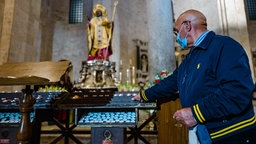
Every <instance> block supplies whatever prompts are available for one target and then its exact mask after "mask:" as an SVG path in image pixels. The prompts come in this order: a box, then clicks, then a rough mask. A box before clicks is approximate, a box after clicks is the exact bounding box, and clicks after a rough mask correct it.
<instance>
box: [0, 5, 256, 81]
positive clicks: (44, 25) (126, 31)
mask: <svg viewBox="0 0 256 144" xmlns="http://www.w3.org/2000/svg"><path fill="white" fill-rule="evenodd" d="M5 2H6V1H1V2H0V16H2V17H3V15H4V8H5ZM86 2H89V3H88V5H89V6H88V5H86ZM146 2H147V1H146V0H133V1H119V4H118V6H117V11H116V19H115V20H118V22H115V30H117V31H118V32H115V33H116V35H115V36H116V37H114V39H116V40H117V41H118V42H114V43H115V47H114V48H113V49H114V53H115V52H116V53H115V54H114V56H113V57H112V58H111V60H112V61H117V63H118V66H116V67H117V69H118V70H119V64H120V60H122V64H123V66H124V67H123V69H127V68H128V67H129V65H130V61H131V63H132V64H133V65H135V66H136V61H137V57H136V54H137V51H136V48H137V45H138V44H139V43H140V42H145V43H147V42H148V41H149V31H150V30H151V29H150V26H149V25H148V23H149V22H148V18H147V16H148V15H147V5H146ZM84 3H85V6H84V7H86V8H92V5H93V4H95V3H102V4H104V5H106V7H107V11H108V13H110V14H109V19H111V15H112V10H113V4H111V1H108V0H88V1H87V0H84ZM172 3H173V12H174V19H176V18H177V16H178V15H179V14H180V13H181V12H183V11H185V10H186V9H190V8H193V9H198V10H200V11H202V12H203V13H204V14H205V15H206V17H208V27H209V29H210V30H213V31H215V32H216V33H220V34H221V33H222V31H223V29H222V26H221V20H220V18H219V17H220V13H219V10H218V1H207V5H206V4H205V3H204V2H203V0H200V1H191V0H184V1H182V2H181V1H179V0H172ZM184 3H189V5H186V4H184ZM208 5H209V6H208ZM85 11H87V13H88V10H85ZM68 14H69V0H62V2H61V3H60V2H59V1H58V0H36V1H29V2H28V3H24V2H20V1H15V8H14V16H13V27H12V30H11V32H12V34H11V36H12V38H11V46H10V48H9V55H8V61H50V60H54V61H58V60H63V59H66V60H71V61H72V64H73V66H74V68H73V69H74V70H73V79H74V80H77V79H78V77H79V70H80V68H81V61H83V60H86V57H87V54H88V49H87V42H86V30H85V27H86V22H87V21H86V20H84V21H83V23H80V24H69V23H68ZM85 15H86V14H84V17H85ZM248 25H251V26H250V27H248V31H249V34H250V45H251V46H252V50H253V51H255V49H256V48H255V45H256V44H255V41H254V38H255V31H256V28H255V23H253V22H249V23H248ZM0 26H1V28H0V32H1V30H2V27H3V19H1V20H0ZM2 34H3V32H1V33H0V36H1V37H2ZM141 47H144V48H146V49H147V47H148V46H145V45H144V46H142V45H141ZM3 62H6V61H4V60H1V63H3Z"/></svg>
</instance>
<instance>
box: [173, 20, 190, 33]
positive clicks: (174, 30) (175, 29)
mask: <svg viewBox="0 0 256 144" xmlns="http://www.w3.org/2000/svg"><path fill="white" fill-rule="evenodd" d="M184 23H191V21H183V22H182V23H181V25H183V24H184ZM178 33H179V30H178V29H177V28H175V27H174V28H173V34H174V35H175V36H177V34H178Z"/></svg>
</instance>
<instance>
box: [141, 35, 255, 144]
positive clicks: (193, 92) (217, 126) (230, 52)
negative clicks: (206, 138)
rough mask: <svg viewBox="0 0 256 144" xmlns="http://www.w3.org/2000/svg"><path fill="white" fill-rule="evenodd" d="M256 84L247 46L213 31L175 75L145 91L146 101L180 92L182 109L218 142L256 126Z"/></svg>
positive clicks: (193, 49) (191, 53)
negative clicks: (254, 102)
mask: <svg viewBox="0 0 256 144" xmlns="http://www.w3.org/2000/svg"><path fill="white" fill-rule="evenodd" d="M253 89H254V83H253V80H252V76H251V71H250V66H249V62H248V57H247V55H246V52H245V51H244V49H243V47H242V46H241V45H240V44H239V43H238V42H236V41H235V40H233V39H232V38H230V37H227V36H220V35H216V34H215V33H214V32H212V31H210V32H209V33H208V34H207V36H206V37H205V39H204V40H203V41H202V42H201V43H200V44H199V46H197V47H192V48H191V49H190V52H189V54H188V55H187V57H186V58H185V59H184V60H183V62H182V63H181V65H180V66H179V67H178V68H177V69H176V70H175V71H174V72H173V74H172V75H171V76H169V77H167V78H165V79H164V80H162V81H161V82H159V83H158V84H156V85H155V86H153V87H151V88H149V89H147V90H145V91H142V92H141V97H142V98H143V99H144V100H145V101H155V100H157V99H161V98H172V97H174V93H175V92H179V98H180V101H181V105H182V107H184V108H185V107H191V108H192V112H193V115H194V118H195V119H196V120H197V122H198V123H199V124H203V125H205V126H206V128H207V130H208V132H209V134H210V137H211V139H212V140H213V141H214V140H217V139H221V138H223V137H226V136H230V135H233V134H235V133H238V132H242V131H245V130H247V129H250V128H252V127H255V126H256V120H255V114H254V110H253V105H252V92H253Z"/></svg>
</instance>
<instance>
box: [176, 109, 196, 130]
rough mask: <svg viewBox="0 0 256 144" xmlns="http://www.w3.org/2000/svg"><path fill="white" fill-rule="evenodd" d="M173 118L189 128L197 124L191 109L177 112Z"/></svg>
mask: <svg viewBox="0 0 256 144" xmlns="http://www.w3.org/2000/svg"><path fill="white" fill-rule="evenodd" d="M173 118H174V119H176V120H177V121H179V122H181V123H182V124H184V125H186V126H187V127H192V126H195V125H196V124H197V122H196V120H195V119H194V117H193V114H192V110H191V108H183V109H180V110H178V111H176V112H175V113H174V115H173Z"/></svg>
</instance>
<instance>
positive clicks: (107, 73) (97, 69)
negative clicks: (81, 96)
mask: <svg viewBox="0 0 256 144" xmlns="http://www.w3.org/2000/svg"><path fill="white" fill-rule="evenodd" d="M115 72H116V70H115V62H110V61H105V60H91V61H83V62H82V69H81V71H80V78H79V80H78V82H77V83H75V84H74V89H75V90H81V89H82V90H83V89H99V88H102V89H111V88H113V89H116V88H117V87H116V85H115V80H114V77H115V76H114V73H115Z"/></svg>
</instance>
